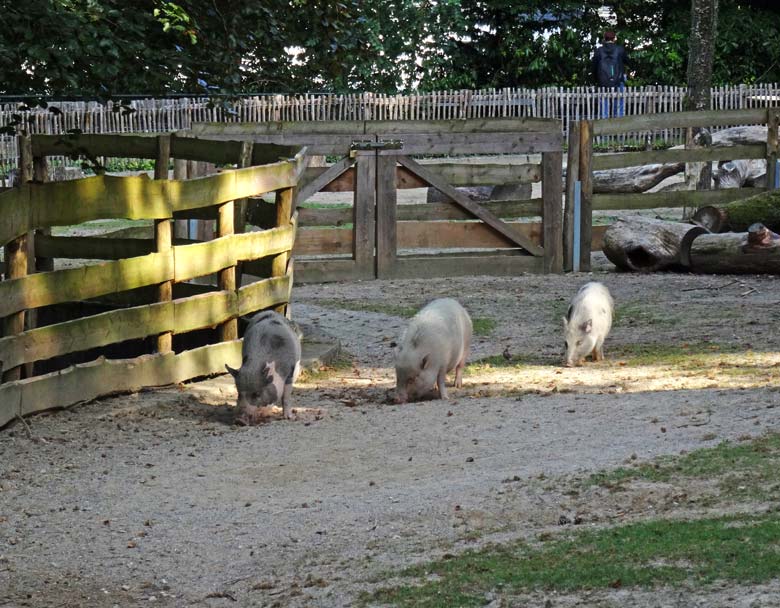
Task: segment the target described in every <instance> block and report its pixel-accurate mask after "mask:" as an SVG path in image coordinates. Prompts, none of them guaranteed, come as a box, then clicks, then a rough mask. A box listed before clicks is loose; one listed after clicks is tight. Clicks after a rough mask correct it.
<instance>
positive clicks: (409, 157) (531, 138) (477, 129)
mask: <svg viewBox="0 0 780 608" xmlns="http://www.w3.org/2000/svg"><path fill="white" fill-rule="evenodd" d="M192 131H193V133H195V134H198V135H204V136H208V137H214V138H240V139H251V140H253V141H255V142H258V143H274V144H281V145H305V146H306V147H307V150H308V151H309V153H311V154H316V155H329V156H335V157H337V160H335V162H334V163H333V164H332V165H331V166H330V167H327V168H325V167H311V168H309V169H307V171H306V173H305V174H304V176H303V179H302V181H301V184H300V187H299V189H298V192H297V194H296V203H297V205H298V208H299V212H300V229H299V232H298V239H297V242H296V247H295V250H294V253H295V256H296V268H297V275H296V276H297V278H298V279H299V280H301V281H331V280H346V279H368V278H405V277H406V278H409V277H432V276H453V275H464V274H497V275H498V274H517V273H520V272H523V271H532V272H542V271H544V272H560V270H561V266H562V253H561V251H562V250H561V247H562V245H561V242H562V241H561V238H562V236H561V235H562V232H561V230H562V229H561V214H562V203H561V201H562V177H561V175H562V150H563V141H562V136H561V132H560V125H559V123H558V121H551V120H544V119H531V118H524V119H491V120H463V121H371V122H332V123H327V122H316V123H315V122H312V123H259V124H255V123H227V124H220V123H204V124H196V125H194V126H193V129H192ZM536 153H540V154H541V162H526V163H524V164H510V163H509V162H507V161H505V160H502V159H501V157H500V156H498V157H497V158H498V160H495V159H493V160H492V161H491V162H490V163H484V162H483V163H472V162H468V159H464V158H456V157H458V156H461V157H462V156H464V155H477V154H481V155H484V154H489V155H507V154H512V155H522V154H536ZM431 155H433V156H435V157H437V158H436V159H435V160H434V161H433V162H431V163H428V162H426V161H425V160H423V159H422V158H421V157H425V156H431ZM532 182H541V184H542V197H541V198H537V199H530V198H528V199H514V200H495V201H490V202H483V201H475V200H472V199H471V198H470V197H469V196H467V195H466V194H464V192H463V191H461V190H458V189H457V188H456V187H455V186H481V185H492V186H495V185H502V184H514V185H519V184H530V183H532ZM428 187H431V188H434V189H436V190H438V191H440V192H441V193H442V194H443V195H444V198H443V201H444V202H439V203H424V204H398V190H399V189H408V188H428ZM320 191H330V192H334V191H336V192H348V191H354V199H353V204H352V205H351V206H350V207H346V208H344V207H342V208H334V207H327V206H326V207H324V208H310V207H306V206H305V202H306V200H307V199H308V198H309V197H310V196H312V195H313V194H315V193H317V192H320ZM250 215H251V214H250ZM528 217H538V218H540V221H539V222H536V223H529V222H528V221H510V220H517V219H519V218H528Z"/></svg>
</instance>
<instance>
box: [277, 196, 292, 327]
mask: <svg viewBox="0 0 780 608" xmlns="http://www.w3.org/2000/svg"><path fill="white" fill-rule="evenodd" d="M294 201H295V189H294V188H286V189H284V190H280V191H279V192H277V193H276V226H277V227H278V228H285V227H289V226H290V225H291V223H290V222H291V220H292V214H293V211H294V207H293V205H294ZM289 260H290V253H289V251H284V252H282V253H279V254H278V255H277V256H276V257H275V258H274V259H273V261H272V262H271V277H283V276H284V275H286V274H287V263H288V261H289ZM276 312H278V313H279V314H286V312H287V302H285V303H284V304H280V305H279V306H277V307H276Z"/></svg>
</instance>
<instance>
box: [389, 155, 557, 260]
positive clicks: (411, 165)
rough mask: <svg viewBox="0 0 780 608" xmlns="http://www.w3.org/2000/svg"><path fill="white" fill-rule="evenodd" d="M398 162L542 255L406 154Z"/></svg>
mask: <svg viewBox="0 0 780 608" xmlns="http://www.w3.org/2000/svg"><path fill="white" fill-rule="evenodd" d="M398 162H400V163H401V164H402V165H403V166H405V167H406V168H407V169H409V170H410V171H412V172H414V173H416V174H417V175H418V176H419V177H421V178H422V179H424V180H425V181H427V182H428V183H429V184H431V185H432V186H434V187H435V188H438V189H439V190H441V191H442V192H443V193H444V194H446V195H447V196H449V197H450V198H451V199H452V200H453V201H454V202H455V203H457V204H458V205H460V206H461V207H463V208H464V209H466V210H467V211H469V213H471V214H473V215H474V217H476V218H478V219H480V220H482V221H483V222H485V223H486V224H487V225H488V226H490V227H491V228H492V229H493V230H495V231H496V232H498V233H499V234H501V235H503V236H504V237H505V238H506V239H507V240H508V241H509V242H510V243H512V244H515V245H520V246H521V247H523V248H524V249H525V250H526V251H528V252H529V253H531V254H533V255H539V256H541V255H543V251H542V249H541V248H540V247H539V246H538V245H537V244H535V243H532V242H530V241H529V240H528V239H527V238H525V236H523V235H521V234H518V233H516V232H514V231H513V230H511V229H510V228H508V227H507V226H506V225H505V224H504V223H503V222H502V221H501V220H500V219H498V218H497V217H496V216H495V215H493V214H492V213H490V212H489V211H488V210H487V209H484V208H482V207H480V205H478V204H476V203H474V202H473V201H471V200H470V199H469V198H468V197H467V196H465V195H463V194H462V193H461V192H459V191H457V190H455V188H453V187H452V186H450V185H448V184H445V183H443V182H441V180H439V179H437V178H436V177H435V176H433V175H432V174H431V173H430V172H429V171H428V170H427V168H425V167H423V166H422V165H420V164H418V163H416V162H415V161H413V160H412V159H410V158H409V157H408V156H399V157H398Z"/></svg>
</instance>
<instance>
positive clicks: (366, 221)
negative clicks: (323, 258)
mask: <svg viewBox="0 0 780 608" xmlns="http://www.w3.org/2000/svg"><path fill="white" fill-rule="evenodd" d="M355 156H356V160H357V163H356V164H355V195H354V198H353V204H352V213H353V220H352V221H353V226H354V228H353V236H354V245H353V252H354V253H353V255H354V257H355V265H356V266H357V274H358V276H359V277H360V278H363V279H365V278H374V277H375V276H376V275H375V272H376V270H375V268H374V245H375V243H376V227H375V225H374V224H375V219H376V158H377V157H376V153H374V152H359V151H358V152H356V153H355Z"/></svg>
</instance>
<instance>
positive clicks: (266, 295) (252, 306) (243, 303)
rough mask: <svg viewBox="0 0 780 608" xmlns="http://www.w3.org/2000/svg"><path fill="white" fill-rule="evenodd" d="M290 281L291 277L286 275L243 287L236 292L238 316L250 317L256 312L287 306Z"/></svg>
mask: <svg viewBox="0 0 780 608" xmlns="http://www.w3.org/2000/svg"><path fill="white" fill-rule="evenodd" d="M291 281H292V276H291V275H290V274H286V275H284V276H280V277H272V278H270V279H263V280H261V281H256V282H254V283H250V284H249V285H244V286H243V287H241V288H240V289H239V290H238V314H239V315H241V316H245V315H250V314H252V313H254V312H257V311H258V310H265V309H266V308H271V307H275V308H278V307H280V306H281V305H284V304H287V303H288V294H289V291H290V283H291ZM280 314H281V313H280Z"/></svg>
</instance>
